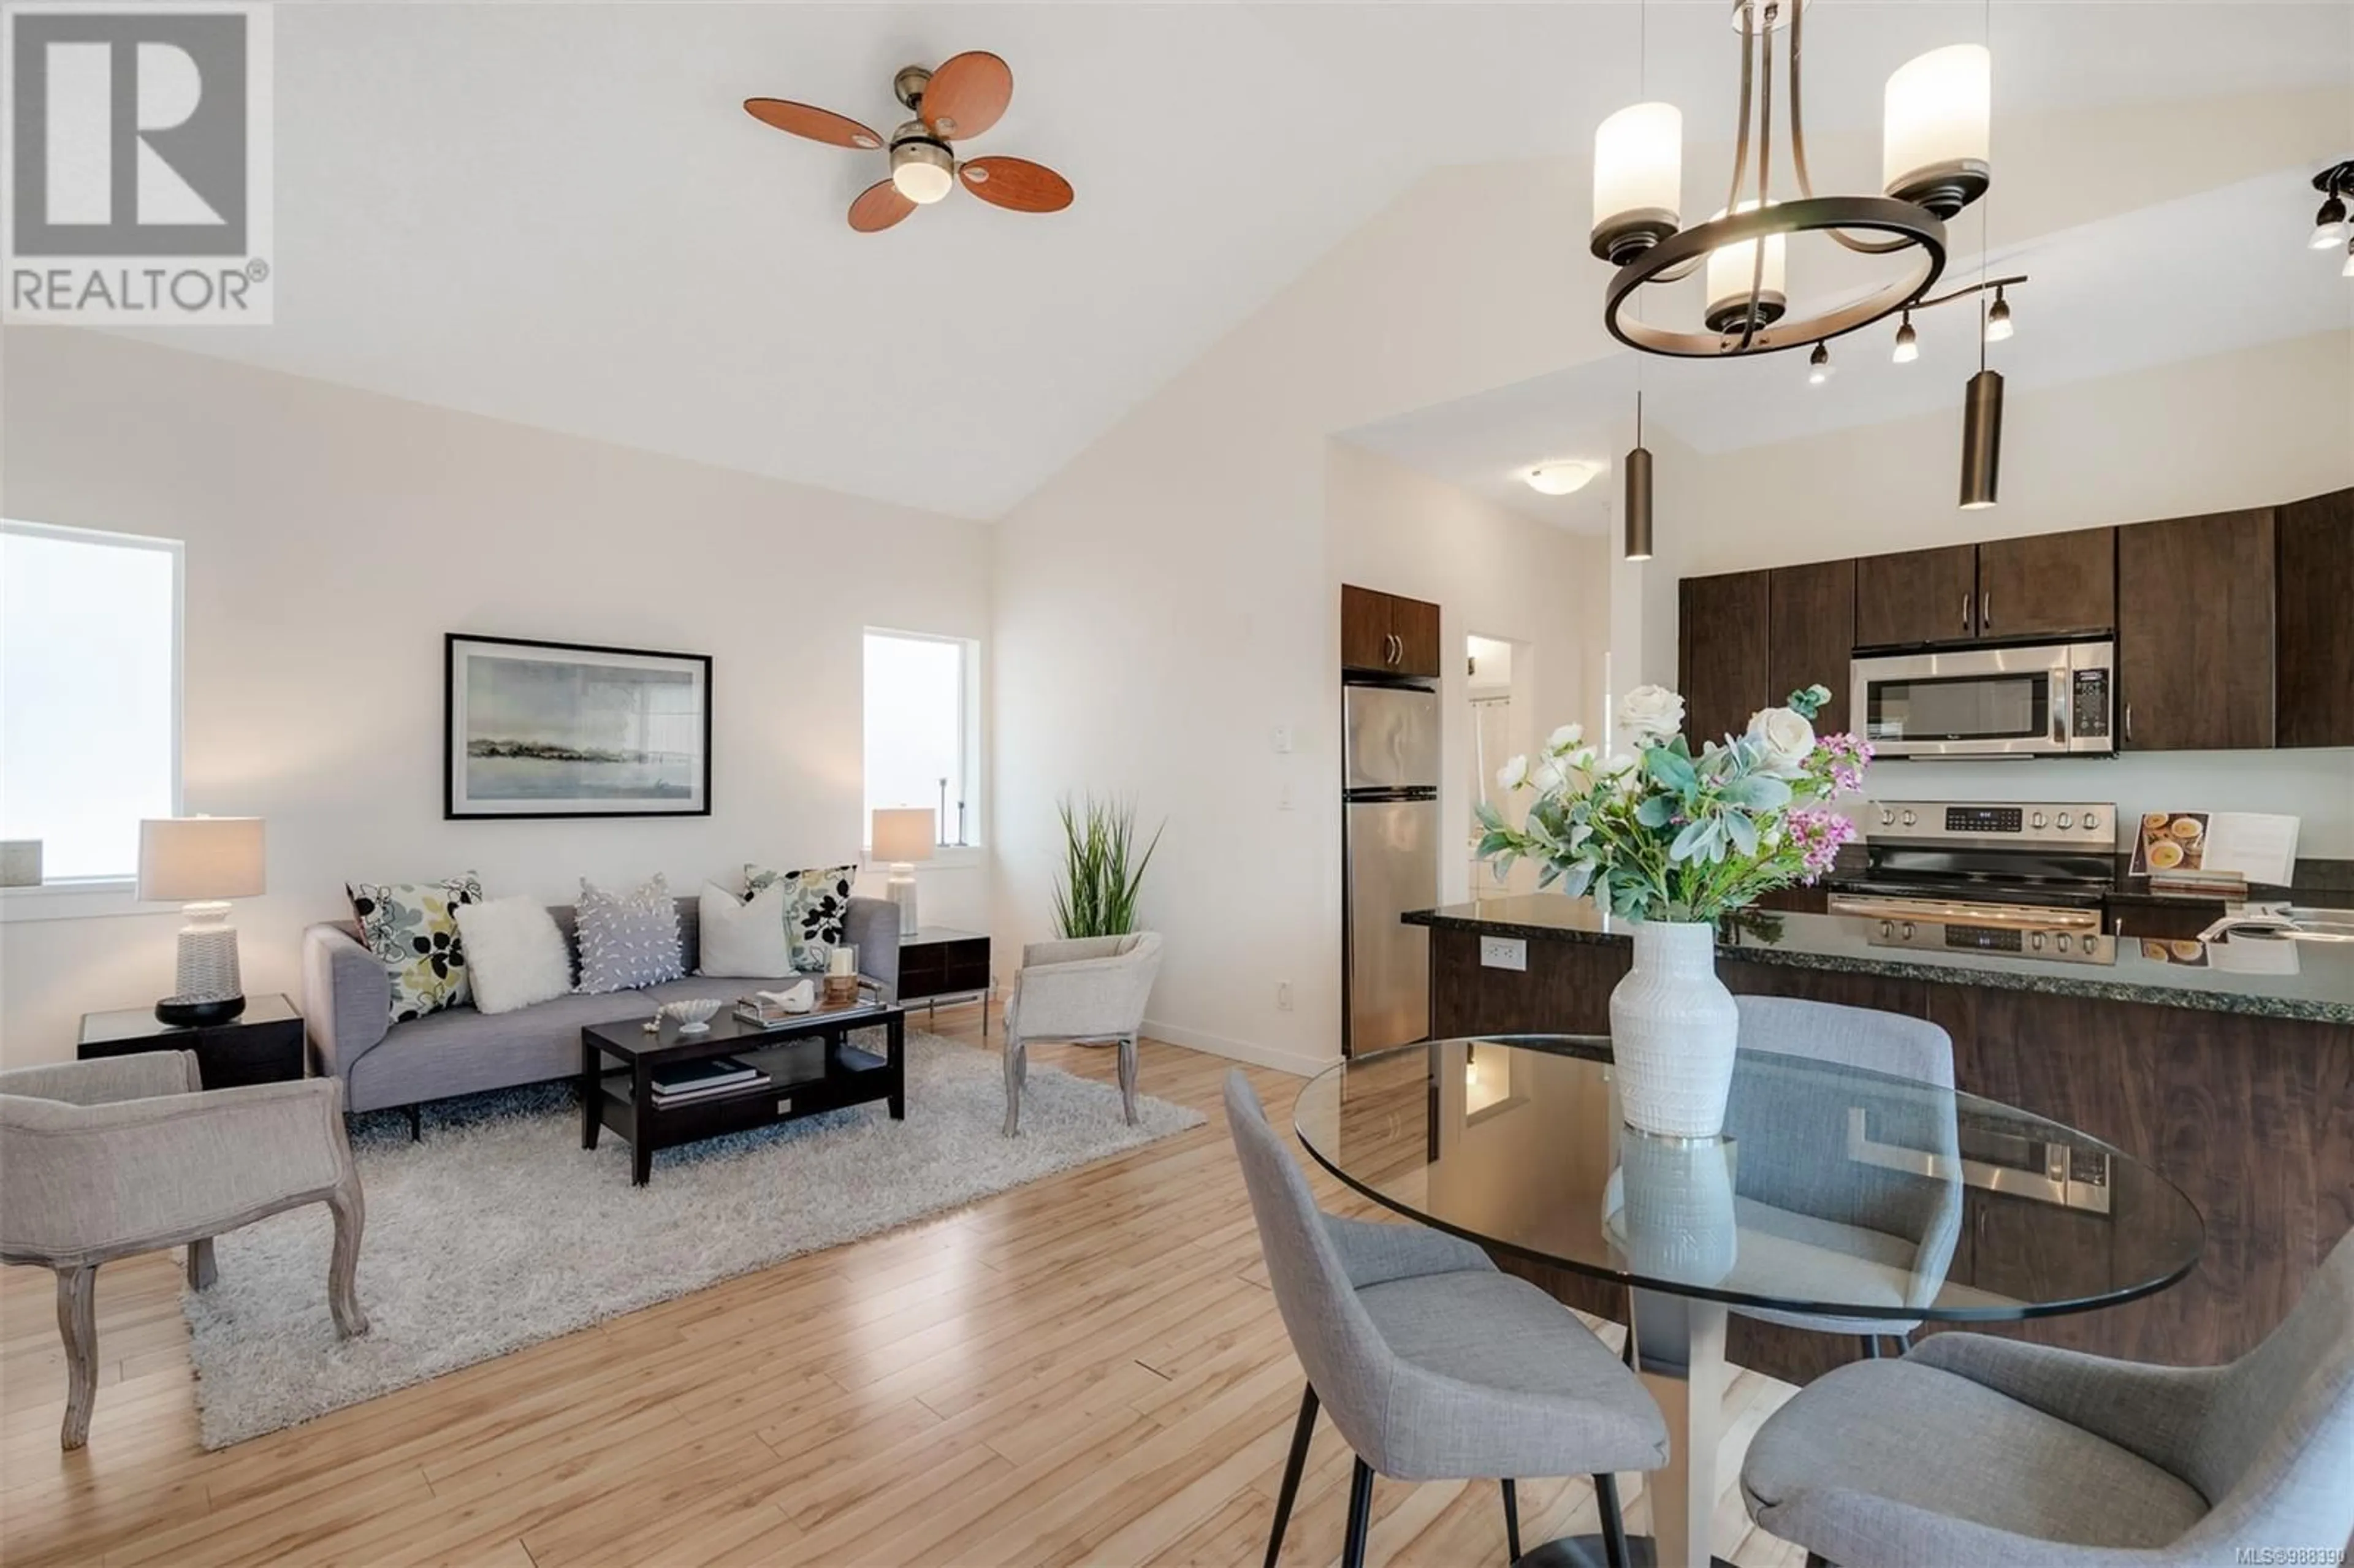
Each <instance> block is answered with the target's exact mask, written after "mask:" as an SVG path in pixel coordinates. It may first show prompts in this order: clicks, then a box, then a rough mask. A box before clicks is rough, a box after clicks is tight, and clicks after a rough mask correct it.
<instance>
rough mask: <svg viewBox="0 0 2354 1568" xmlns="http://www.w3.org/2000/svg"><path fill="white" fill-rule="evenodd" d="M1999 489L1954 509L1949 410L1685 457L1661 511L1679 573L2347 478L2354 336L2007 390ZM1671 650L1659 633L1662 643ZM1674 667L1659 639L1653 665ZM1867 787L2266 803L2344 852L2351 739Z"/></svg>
mask: <svg viewBox="0 0 2354 1568" xmlns="http://www.w3.org/2000/svg"><path fill="white" fill-rule="evenodd" d="M2006 404H2007V407H2006V408H2005V409H2004V413H2003V430H2002V434H2003V451H2002V498H2001V503H2000V504H1999V505H1998V506H1997V507H1995V508H1994V509H1993V510H1992V511H1990V512H1975V513H1972V512H1963V511H1960V510H1958V509H1957V508H1956V506H1955V505H1954V490H1953V485H1954V474H1955V473H1956V471H1957V467H1958V464H1959V463H1960V461H1961V413H1960V408H1959V404H1958V400H1957V401H1956V407H1955V408H1954V409H1953V410H1952V411H1950V412H1948V413H1941V414H1937V415H1934V416H1931V417H1929V418H1916V419H1904V420H1900V421H1896V422H1894V423H1890V424H1884V425H1873V426H1869V427H1865V428H1863V429H1850V430H1842V431H1839V432H1837V433H1835V434H1831V435H1826V436H1819V437H1814V438H1811V439H1809V440H1798V441H1786V442H1782V443H1780V444H1777V445H1774V446H1768V447H1759V448H1755V449H1752V450H1746V451H1737V452H1729V453H1725V454H1723V455H1721V456H1718V457H1714V458H1709V459H1691V458H1689V457H1687V458H1686V459H1685V460H1684V461H1692V462H1695V463H1696V465H1697V466H1696V469H1695V476H1696V484H1695V486H1694V489H1693V491H1692V493H1691V499H1690V504H1689V506H1685V505H1679V506H1677V507H1675V508H1674V509H1673V510H1672V511H1669V510H1664V509H1663V510H1662V512H1661V514H1660V519H1659V537H1660V543H1661V546H1662V558H1663V559H1667V558H1670V557H1669V556H1668V554H1667V552H1668V550H1669V548H1670V546H1672V549H1673V552H1674V554H1673V556H1672V557H1671V558H1672V561H1673V571H1674V572H1675V573H1677V574H1681V575H1686V576H1691V575H1698V574H1701V573H1707V572H1723V571H1741V570H1745V569H1747V568H1750V567H1767V566H1783V565H1787V564H1790V563H1792V562H1797V561H1813V560H1826V559H1833V558H1837V557H1839V556H1855V555H1871V554H1876V553H1879V552H1882V551H1888V550H1906V549H1914V548H1916V547H1921V546H1932V545H1946V544H1955V543H1958V542H1961V541H1965V540H1973V539H1988V538H2000V537H2006V536H2012V535H2028V534H2042V533H2051V532H2056V531H2059V530H2062V529H2068V528H2087V527H2095V526H2098V525H2100V524H2109V523H2132V522H2137V521H2141V520H2145V519H2149V518H2157V517H2184V516H2192V515H2196V514H2201V513H2208V512H2221V511H2229V510H2232V509H2233V508H2237V507H2244V506H2261V505H2268V504H2271V503H2275V502H2283V501H2293V500H2296V499H2299V498H2301V497H2304V496H2307V495H2314V494H2318V493H2321V492H2324V491H2328V490H2335V489H2338V488H2341V487H2343V486H2346V485H2349V484H2354V333H2344V332H2338V333H2325V334H2317V335H2315V336H2311V337H2304V338H2295V339H2290V340H2287V341H2285V342H2280V343H2274V344H2264V345H2261V346H2259V347H2255V348H2250V349H2243V350H2241V351H2239V352H2236V353H2232V354H2228V355H2218V356H2215V357H2213V358H2210V359H2202V360H2192V361H2186V362H2183V363H2180V364H2177V365H2169V366H2159V367H2157V368H2155V369H2150V370H2144V371H2137V372H2133V373H2131V374H2128V375H2123V376H2107V377H2104V378H2101V379H2098V380H2092V381H2080V382H2075V383H2072V384H2068V385H2063V386H2055V387H2041V388H2037V389H2033V390H2027V391H2020V392H2015V393H2013V394H2011V395H2010V396H2009V397H2008V398H2007V399H2006ZM1670 646H1672V645H1670ZM1667 667H1668V668H1669V669H1672V668H1673V662H1672V653H1671V652H1670V662H1669V664H1668V666H1667ZM1871 793H1872V795H1874V796H1876V797H1878V798H1880V799H1882V800H1896V799H1910V800H1922V799H1925V800H2029V799H2033V800H2114V801H2115V802H2116V803H2117V805H2118V806H2119V807H2120V808H2121V809H2122V810H2123V811H2124V812H2125V814H2126V819H2125V820H2126V821H2131V820H2132V817H2133V815H2134V814H2135V813H2137V812H2140V811H2143V810H2168V809H2179V808H2194V809H2196V808H2205V809H2211V810H2248V811H2279V812H2285V813H2289V814H2291V815H2296V816H2300V817H2302V818H2304V819H2305V828H2304V833H2303V836H2302V839H2301V840H2300V842H2299V846H2298V847H2299V853H2303V854H2307V855H2326V856H2330V857H2334V858H2347V857H2354V750H2349V749H2344V748H2338V749H2315V750H2286V751H2260V752H2164V753H2142V754H2139V755H2128V756H2125V757H2120V758H2110V759H2105V760H2094V759H2082V760H2076V759H2067V758H2052V759H2048V760H2047V759H2038V760H2036V761H2033V762H2031V763H2015V762H2014V763H1986V762H1981V763H1975V764H1972V763H1926V762H1893V763H1889V764H1886V765H1883V766H1882V767H1881V768H1879V769H1877V770H1876V772H1875V773H1874V775H1873V778H1872V786H1871Z"/></svg>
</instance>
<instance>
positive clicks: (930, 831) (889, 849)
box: [875, 806, 939, 937]
mask: <svg viewBox="0 0 2354 1568" xmlns="http://www.w3.org/2000/svg"><path fill="white" fill-rule="evenodd" d="M938 841H939V829H938V818H937V817H936V816H935V815H934V814H933V812H932V809H931V808H930V807H929V806H907V807H888V808H885V810H879V811H877V812H875V859H876V860H880V861H888V862H889V863H890V865H891V880H890V881H889V883H888V884H886V885H885V887H884V895H885V897H887V898H889V899H890V900H891V902H892V903H894V904H896V905H897V906H899V935H901V936H902V937H912V936H914V935H915V934H916V862H917V861H919V860H929V859H931V858H932V845H933V844H935V843H937V842H938Z"/></svg>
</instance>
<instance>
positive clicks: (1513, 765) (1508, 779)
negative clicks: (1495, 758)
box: [1496, 757, 1529, 789]
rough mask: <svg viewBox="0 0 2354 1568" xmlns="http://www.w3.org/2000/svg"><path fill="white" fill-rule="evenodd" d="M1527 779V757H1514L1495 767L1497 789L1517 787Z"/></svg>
mask: <svg viewBox="0 0 2354 1568" xmlns="http://www.w3.org/2000/svg"><path fill="white" fill-rule="evenodd" d="M1528 781H1529V759H1528V758H1525V757H1515V758H1512V759H1511V761H1510V762H1507V763H1505V764H1504V765H1503V766H1502V767H1501V768H1497V769H1496V788H1497V789H1520V788H1521V787H1522V785H1524V784H1526V783H1527V782H1528Z"/></svg>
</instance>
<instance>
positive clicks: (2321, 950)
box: [1403, 893, 2354, 1023]
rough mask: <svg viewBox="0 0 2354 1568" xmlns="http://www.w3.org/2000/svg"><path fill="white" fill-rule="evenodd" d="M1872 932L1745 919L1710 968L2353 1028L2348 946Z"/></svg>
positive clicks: (1425, 918) (1602, 938) (1565, 904)
mask: <svg viewBox="0 0 2354 1568" xmlns="http://www.w3.org/2000/svg"><path fill="white" fill-rule="evenodd" d="M1403 918H1404V919H1405V922H1406V924H1408V925H1410V926H1430V927H1441V928H1445V929H1448V930H1459V931H1477V932H1479V933H1482V934H1484V935H1490V936H1498V937H1521V938H1529V939H1532V940H1535V941H1566V942H1596V943H1619V942H1626V941H1628V940H1630V938H1629V937H1628V932H1629V930H1630V929H1631V928H1632V927H1633V925H1634V922H1632V921H1628V920H1621V919H1619V918H1617V916H1610V915H1605V914H1604V913H1602V912H1601V911H1600V910H1598V909H1596V907H1595V906H1594V905H1593V903H1592V902H1591V901H1590V900H1588V899H1584V898H1565V897H1563V896H1562V895H1559V894H1556V893H1536V894H1524V895H1520V896H1517V897H1511V898H1489V899H1482V900H1479V901H1478V902H1476V903H1471V904H1454V905H1449V906H1447V907H1445V908H1442V909H1421V910H1416V911H1415V912H1413V913H1411V914H1408V915H1406V916H1403ZM1877 924H1878V923H1877V922H1876V921H1872V920H1866V919H1863V918H1861V917H1859V916H1847V915H1800V914H1781V913H1771V914H1769V913H1765V912H1751V913H1747V914H1745V915H1744V916H1740V917H1739V918H1738V919H1737V920H1736V921H1734V922H1732V923H1729V924H1728V926H1727V927H1726V929H1725V930H1723V932H1722V933H1720V935H1719V937H1718V941H1717V956H1718V957H1719V958H1721V959H1738V960H1741V961H1744V962H1748V963H1761V964H1786V965H1788V966H1790V967H1792V968H1795V969H1833V970H1839V971H1842V972H1845V973H1850V974H1873V975H1892V976H1895V977H1897V978H1900V979H1907V980H1932V981H1939V982H1943V983H1945V984H1947V985H1978V986H1989V987H1993V988H1995V989H1998V990H2001V991H2039V992H2042V993H2044V994H2046V995H2051V996H2084V997H2094V998H2099V999H2104V1000H2107V1001H2137V1002H2147V1003H2149V1004H2151V1005H2153V1006H2158V1007H2189V1008H2198V1009H2201V1010H2204V1011H2206V1012H2243V1013H2252V1014H2255V1015H2257V1016H2260V1017H2268V1018H2300V1019H2310V1020H2313V1021H2316V1022H2323V1023H2354V943H2347V942H2289V941H2281V940H2278V939H2265V938H2242V939H2240V940H2238V941H2232V942H2213V943H2199V942H2179V943H2177V942H2143V941H2139V940H2137V939H2135V938H2130V937H2128V938H2125V939H2123V940H2121V941H2118V942H2116V955H2117V956H2116V961H2115V963H2113V964H2082V963H2062V962H2059V961H2057V960H2053V959H2031V958H2014V957H2011V956H2010V955H2008V954H2000V953H1982V952H1973V951H1953V952H1944V951H1939V950H1936V949H1931V948H1882V947H1874V946H1873V945H1872V933H1873V928H1874V927H1875V926H1876V925H1877ZM2194 948H2195V949H2197V951H2196V952H2195V954H2194V953H2193V952H2192V949H2194Z"/></svg>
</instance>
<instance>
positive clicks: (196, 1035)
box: [74, 991, 303, 1089]
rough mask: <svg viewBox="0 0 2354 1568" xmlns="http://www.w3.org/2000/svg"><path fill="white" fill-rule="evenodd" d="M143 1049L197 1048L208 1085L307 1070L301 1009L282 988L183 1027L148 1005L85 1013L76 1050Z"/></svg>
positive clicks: (275, 1079) (279, 1078)
mask: <svg viewBox="0 0 2354 1568" xmlns="http://www.w3.org/2000/svg"><path fill="white" fill-rule="evenodd" d="M142 1051H194V1052H195V1053H196V1071H197V1072H198V1073H199V1074H200V1075H202V1076H203V1079H204V1085H205V1087H207V1088H208V1089H232V1088H235V1087H237V1086H239V1085H240V1084H275V1083H281V1082H283V1081H285V1080H287V1079H290V1078H299V1077H302V1075H303V1048H302V1013H301V1012H298V1011H296V1009H295V1006H294V1003H293V1001H292V1000H291V999H289V998H288V997H286V996H284V995H283V994H281V993H279V992H275V991H273V992H271V993H270V994H269V995H267V996H249V997H248V998H246V999H245V1011H244V1012H240V1013H239V1014H238V1015H237V1016H236V1017H235V1018H233V1019H231V1020H229V1021H228V1022H227V1023H208V1024H204V1025H201V1026H198V1027H196V1028H183V1027H181V1026H179V1025H176V1024H171V1023H165V1022H162V1021H161V1020H159V1019H158V1018H157V1017H156V1016H155V1011H154V1009H153V1008H149V1007H141V1008H132V1009H126V1010H124V1011H122V1012H85V1013H83V1014H82V1015H81V1044H80V1045H79V1046H78V1047H77V1048H76V1049H75V1052H74V1054H75V1055H77V1056H79V1057H80V1058H81V1059H82V1060H84V1061H88V1060H89V1059H90V1058H91V1057H93V1056H132V1055H136V1054H138V1053H140V1052H142Z"/></svg>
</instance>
